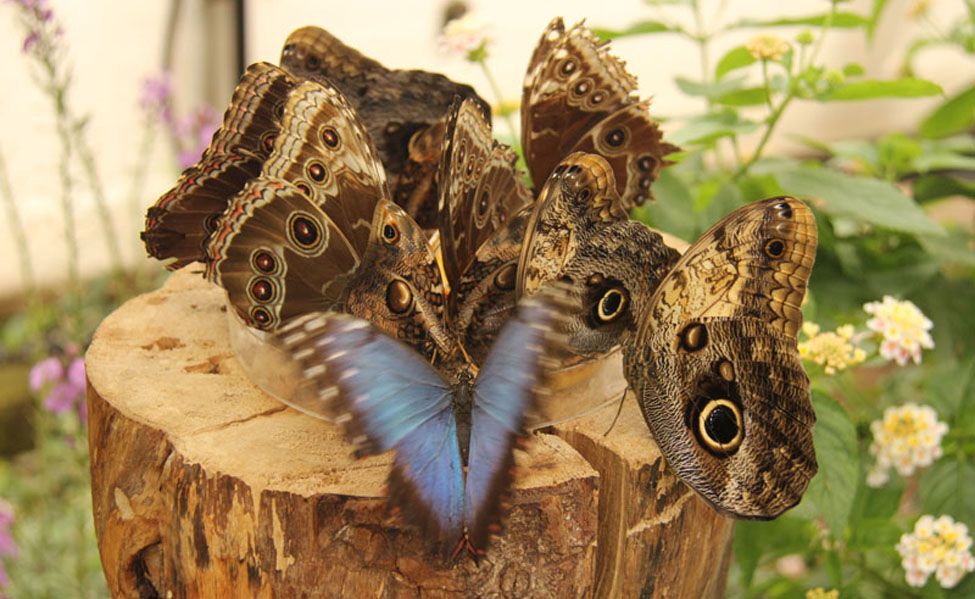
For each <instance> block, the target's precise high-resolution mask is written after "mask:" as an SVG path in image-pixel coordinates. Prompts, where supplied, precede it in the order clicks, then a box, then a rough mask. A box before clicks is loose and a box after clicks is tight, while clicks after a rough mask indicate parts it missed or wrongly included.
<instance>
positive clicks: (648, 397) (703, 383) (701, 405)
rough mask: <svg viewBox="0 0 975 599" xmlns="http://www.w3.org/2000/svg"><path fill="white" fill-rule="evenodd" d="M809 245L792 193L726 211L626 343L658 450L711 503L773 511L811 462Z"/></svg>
mask: <svg viewBox="0 0 975 599" xmlns="http://www.w3.org/2000/svg"><path fill="white" fill-rule="evenodd" d="M815 252H816V225H815V219H814V217H813V214H812V212H811V211H810V210H809V208H807V207H806V206H805V205H804V204H802V203H801V202H799V201H798V200H795V199H792V198H773V199H769V200H763V201H761V202H755V203H753V204H750V205H748V206H745V207H743V208H740V209H739V210H736V211H735V212H733V213H731V214H730V215H728V216H727V217H725V218H724V219H722V220H721V221H720V222H719V223H718V224H716V225H715V226H714V227H712V228H711V229H710V230H709V231H708V232H707V233H705V234H704V235H703V236H702V237H701V238H700V239H699V240H698V241H697V242H695V243H694V244H693V245H692V246H691V247H690V248H689V249H688V250H687V252H685V253H684V255H683V256H682V257H681V259H680V260H679V261H678V262H677V263H676V264H675V266H674V268H673V269H672V270H671V271H670V273H669V274H668V275H667V276H666V277H665V278H664V280H663V281H662V282H661V283H660V285H659V287H658V288H657V290H656V291H655V292H654V295H653V297H652V298H651V299H650V301H649V302H648V304H647V306H646V308H645V310H644V312H643V313H642V314H640V315H639V316H638V318H637V320H638V325H637V326H638V328H637V332H636V334H635V336H634V337H633V339H632V341H631V342H628V343H627V345H626V347H625V350H624V352H625V353H624V364H625V372H626V377H627V380H628V381H629V383H630V385H631V387H632V388H633V389H634V390H635V391H636V395H637V399H638V401H639V402H640V406H641V408H642V410H643V414H644V417H645V418H646V420H647V424H648V425H649V427H650V429H651V431H652V432H653V435H654V438H655V439H656V441H657V444H658V445H659V446H660V450H661V452H663V454H664V457H665V458H666V459H667V461H668V463H669V464H670V465H671V467H672V468H674V469H675V470H676V471H677V473H678V475H679V476H680V477H681V478H682V479H683V480H684V481H685V482H687V483H688V484H689V485H691V486H692V487H693V488H694V489H695V490H696V491H698V493H700V494H701V495H702V496H704V497H705V498H706V499H707V500H708V501H709V502H711V503H712V505H714V506H715V507H716V508H717V509H719V510H720V511H723V512H726V513H730V514H732V515H735V516H737V517H741V518H759V519H768V518H774V517H775V516H777V515H779V514H780V513H782V512H783V511H785V510H786V509H789V508H790V507H792V506H793V505H795V504H796V503H798V502H799V500H800V499H801V497H802V493H803V492H804V491H805V489H806V486H807V485H808V483H809V480H810V479H811V478H812V476H813V475H814V474H815V472H816V468H817V466H816V458H815V453H814V449H813V445H812V426H813V423H814V422H815V414H814V413H813V410H812V403H811V399H810V392H809V379H808V377H807V376H806V374H805V372H804V371H803V368H802V362H801V359H800V357H799V352H798V349H797V347H796V334H797V332H798V330H799V327H800V325H801V323H802V313H801V312H800V308H799V306H800V304H801V303H802V298H803V296H804V294H805V291H806V282H807V281H808V278H809V273H810V269H811V268H812V264H813V261H814V258H815Z"/></svg>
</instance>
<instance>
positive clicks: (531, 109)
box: [521, 18, 677, 209]
mask: <svg viewBox="0 0 975 599" xmlns="http://www.w3.org/2000/svg"><path fill="white" fill-rule="evenodd" d="M635 91H636V78H634V77H633V76H632V75H630V74H629V73H628V72H627V71H626V68H625V66H624V64H623V62H622V61H620V60H619V59H617V58H616V57H615V56H613V55H612V54H610V53H609V49H608V47H607V46H606V44H603V43H600V42H599V40H598V39H596V37H595V36H594V35H593V34H592V32H591V31H589V30H588V29H587V28H586V27H584V26H583V24H582V23H579V24H577V25H575V26H574V27H572V28H571V29H569V30H568V31H566V28H565V25H564V23H563V22H562V19H561V18H556V19H554V20H553V21H552V22H551V23H549V26H548V27H547V28H546V30H545V32H544V33H543V34H542V37H541V39H540V40H539V42H538V45H537V46H536V47H535V51H534V53H533V54H532V58H531V61H530V62H529V64H528V74H527V76H526V78H525V87H524V91H523V94H522V103H521V106H522V123H523V127H522V147H523V148H524V152H525V161H526V162H527V163H528V166H529V172H530V173H531V176H532V181H533V182H534V183H535V185H536V186H541V185H543V184H544V183H545V181H546V180H547V179H548V177H549V175H550V174H551V172H552V171H553V170H554V168H555V166H556V165H557V164H558V163H559V161H560V160H561V159H562V158H563V157H564V156H567V155H569V154H570V153H572V152H575V151H585V152H594V153H597V154H599V155H601V156H603V158H605V159H606V160H608V161H609V162H610V164H611V167H612V171H611V172H613V173H614V176H615V179H616V187H617V189H618V190H619V192H620V194H621V198H622V201H623V203H624V206H625V207H626V208H627V209H628V208H631V207H632V206H634V205H640V204H643V203H644V202H646V200H647V199H649V198H650V197H651V194H650V191H649V188H650V184H651V183H652V182H653V181H654V179H656V177H657V174H658V172H659V170H660V168H661V167H663V166H665V165H666V164H668V163H667V162H666V161H665V160H664V156H666V155H667V154H670V153H672V152H674V151H676V150H677V148H676V147H675V146H672V145H670V144H667V143H664V142H663V141H662V138H661V133H660V130H659V129H658V128H657V125H656V123H654V122H653V121H652V120H651V119H650V117H649V115H648V113H647V108H648V106H649V102H648V101H644V102H640V101H639V100H637V98H636V97H635V95H634V92H635Z"/></svg>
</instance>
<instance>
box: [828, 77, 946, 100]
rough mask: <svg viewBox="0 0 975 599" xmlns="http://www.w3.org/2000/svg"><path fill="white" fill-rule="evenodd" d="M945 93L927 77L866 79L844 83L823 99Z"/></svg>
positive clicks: (901, 96) (865, 98)
mask: <svg viewBox="0 0 975 599" xmlns="http://www.w3.org/2000/svg"><path fill="white" fill-rule="evenodd" d="M941 93H944V92H943V90H942V89H941V86H940V85H938V84H937V83H934V82H931V81H928V80H927V79H915V78H913V77H904V78H902V79H889V80H881V79H866V80H863V81H854V82H852V83H843V84H840V85H838V86H836V87H834V88H833V89H832V91H830V92H829V93H827V94H826V95H825V96H824V97H823V100H826V101H829V100H872V99H874V98H920V97H924V96H936V95H938V94H941Z"/></svg>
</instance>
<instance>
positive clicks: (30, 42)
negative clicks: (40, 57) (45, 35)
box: [22, 31, 41, 53]
mask: <svg viewBox="0 0 975 599" xmlns="http://www.w3.org/2000/svg"><path fill="white" fill-rule="evenodd" d="M39 41H41V33H40V32H39V31H31V32H30V33H28V34H27V37H25V38H24V45H23V47H22V51H23V52H24V53H28V52H30V51H31V49H32V48H33V47H34V46H35V45H37V42H39Z"/></svg>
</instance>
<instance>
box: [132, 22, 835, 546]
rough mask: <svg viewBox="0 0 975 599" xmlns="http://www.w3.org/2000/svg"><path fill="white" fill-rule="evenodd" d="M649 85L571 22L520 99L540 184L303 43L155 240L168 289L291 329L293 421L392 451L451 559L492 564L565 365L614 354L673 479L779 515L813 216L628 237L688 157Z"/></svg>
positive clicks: (154, 230)
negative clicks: (215, 299)
mask: <svg viewBox="0 0 975 599" xmlns="http://www.w3.org/2000/svg"><path fill="white" fill-rule="evenodd" d="M635 89H636V81H635V79H634V78H633V77H632V76H631V75H630V74H628V73H627V72H626V70H625V68H624V66H623V63H622V62H621V61H619V60H618V59H616V58H615V57H613V56H612V55H611V54H609V52H608V48H607V47H606V46H605V45H604V44H601V43H600V42H599V41H598V40H597V39H596V38H595V37H594V36H593V35H592V34H591V33H590V32H589V30H588V29H586V28H585V27H584V26H582V24H581V23H580V24H579V25H576V26H574V27H572V28H569V29H566V27H565V26H564V24H563V22H562V20H561V19H555V20H553V21H552V23H551V24H550V25H549V26H548V28H547V29H546V31H545V32H544V34H543V35H542V37H541V40H540V41H539V43H538V46H537V48H536V50H535V52H534V54H533V56H532V58H531V62H530V64H529V68H528V74H527V78H526V80H525V88H524V96H523V99H522V124H523V133H522V146H523V150H524V155H525V160H526V164H527V167H528V170H529V174H530V176H531V180H532V181H534V183H535V186H536V189H535V190H532V189H530V188H529V187H528V186H527V185H526V184H525V183H524V176H523V174H522V173H521V172H519V171H518V170H517V169H516V167H515V163H516V155H515V154H514V153H513V152H512V151H511V150H510V149H509V148H508V147H506V146H504V145H501V144H499V143H498V142H496V141H495V140H494V138H493V136H492V133H491V125H490V117H489V113H488V112H487V105H486V103H485V102H484V101H483V100H481V99H480V98H479V97H478V96H477V95H476V93H475V92H474V90H473V89H471V88H470V87H468V86H466V85H461V84H457V83H454V82H452V81H450V80H449V79H447V78H445V77H443V76H441V75H436V74H432V73H427V72H424V71H400V70H389V69H386V68H385V67H383V66H382V65H381V64H379V63H378V62H376V61H373V60H371V59H369V58H367V57H365V56H363V55H361V54H360V53H358V52H357V51H355V50H353V49H351V48H349V47H347V46H345V45H343V44H342V43H341V42H340V41H339V40H338V39H336V38H335V37H333V36H332V35H330V34H329V33H328V32H326V31H324V30H322V29H320V28H317V27H305V28H302V29H299V30H297V31H295V32H294V33H292V34H291V36H289V38H288V40H287V41H286V43H285V46H284V49H283V52H282V56H281V66H280V67H279V66H274V65H271V64H268V63H258V64H254V65H251V66H250V67H249V68H248V69H247V72H246V73H245V74H244V76H243V78H242V79H241V82H240V84H239V85H238V87H237V89H236V91H235V92H234V95H233V98H232V101H231V104H230V107H229V108H228V110H227V112H226V114H225V116H224V121H223V125H222V127H221V128H220V129H219V130H218V131H217V133H216V134H215V135H214V138H213V141H212V142H211V145H210V147H209V149H208V150H207V151H206V152H205V153H204V154H203V156H202V158H201V159H200V161H199V163H197V164H196V165H194V166H192V167H190V168H189V169H187V170H186V171H184V172H183V174H182V175H181V177H180V179H179V181H178V182H177V184H176V186H175V187H174V188H173V189H172V190H170V191H169V192H167V193H166V194H164V195H163V196H162V197H161V198H159V200H158V201H157V202H156V204H155V205H154V206H153V207H151V208H150V209H149V211H148V214H147V218H146V229H145V231H144V232H143V234H142V238H143V240H144V242H145V244H146V247H147V249H148V251H149V253H150V254H151V255H153V256H155V257H156V258H159V259H166V260H171V263H170V265H169V266H170V267H171V268H178V267H181V266H184V265H186V264H188V263H190V262H194V261H200V262H203V263H204V264H205V267H206V270H205V277H206V278H207V279H209V280H211V281H213V282H215V283H217V284H219V285H221V286H222V287H223V288H224V289H225V290H226V292H227V296H228V299H229V302H230V303H231V305H232V306H233V307H234V309H235V310H236V311H237V313H238V315H239V316H240V317H241V318H242V319H243V320H244V321H245V322H246V323H247V324H248V325H250V326H252V327H254V328H257V329H261V330H264V331H269V332H273V334H274V336H275V339H276V340H277V343H279V344H280V346H282V347H284V348H285V349H286V351H287V352H288V353H289V355H290V357H291V358H290V359H291V360H292V361H293V362H294V363H295V364H297V365H298V366H299V367H300V370H301V372H302V373H303V376H304V377H305V379H306V383H307V385H308V387H309V388H311V389H312V390H313V391H314V392H313V393H311V394H308V395H307V399H306V400H304V403H303V405H302V406H300V407H301V408H302V409H304V410H305V411H307V412H310V413H313V414H321V415H323V416H328V417H330V418H332V419H334V420H336V421H338V422H340V423H342V424H343V425H344V426H345V427H346V429H347V431H348V433H349V437H350V439H351V440H352V441H353V442H354V443H355V445H356V447H357V449H358V451H360V452H362V453H377V452H383V451H388V450H391V449H392V450H395V458H394V466H393V469H392V472H391V474H390V478H389V484H388V489H389V502H390V505H391V506H393V507H397V508H401V511H402V513H404V514H405V515H406V516H407V517H408V518H409V519H410V520H411V521H412V522H414V523H415V524H418V525H419V526H420V527H421V528H422V529H423V530H424V532H425V534H427V535H428V536H429V538H431V539H432V540H434V541H437V542H439V544H440V545H441V546H442V548H446V547H451V546H453V547H461V546H466V547H468V548H469V549H470V550H471V551H472V552H474V553H475V554H481V553H483V551H484V549H485V547H486V546H487V542H488V538H489V536H490V534H491V533H492V532H493V531H494V530H495V527H496V525H497V523H498V521H499V518H500V514H499V512H500V509H499V506H500V502H501V499H500V497H501V496H502V495H503V493H504V491H505V489H506V488H507V486H508V484H509V483H510V478H511V469H512V463H513V454H512V449H513V445H514V443H515V441H516V440H517V438H518V437H519V436H520V435H522V434H523V431H525V430H527V429H528V428H531V427H532V426H535V425H537V424H538V423H540V422H542V421H545V420H549V421H550V420H552V417H551V415H550V413H549V412H546V410H545V408H544V407H543V405H556V406H557V404H558V403H559V399H560V398H558V397H546V388H547V386H548V384H549V382H550V381H551V377H552V376H554V374H553V372H554V370H555V369H556V367H557V366H559V365H562V364H565V363H567V362H569V361H571V360H572V359H574V357H578V356H582V357H586V358H595V357H599V356H603V355H606V354H607V353H608V352H610V351H613V350H614V349H616V348H618V347H619V346H620V345H622V348H623V354H624V370H625V376H626V379H627V381H628V383H629V386H630V387H631V388H632V389H633V390H634V391H635V392H636V396H637V399H638V401H639V403H640V406H641V408H642V410H643V413H644V416H645V418H646V420H647V423H648V425H649V426H650V429H651V431H652V433H653V435H654V437H655V439H656V441H657V443H658V445H659V446H660V449H661V451H662V452H663V454H664V456H665V458H666V459H667V461H668V463H669V464H670V466H671V467H672V468H673V469H674V470H675V471H676V472H677V474H678V475H679V476H680V477H681V478H682V479H683V480H684V481H685V482H687V483H688V484H689V485H690V486H691V487H693V488H694V489H695V490H696V491H697V492H698V493H700V494H701V495H702V496H703V497H704V498H705V499H706V500H708V501H709V502H710V503H711V504H712V505H713V506H714V507H715V508H716V509H718V510H720V511H722V512H725V513H728V514H731V515H734V516H737V517H742V518H763V519H764V518H772V517H775V516H777V515H778V514H780V513H781V512H782V511H784V510H786V509H788V508H789V507H792V506H793V505H795V504H796V503H797V502H798V501H799V499H800V498H801V496H802V493H803V492H804V490H805V488H806V485H807V484H808V482H809V479H810V478H811V477H812V476H813V474H814V473H815V472H816V460H815V455H814V452H813V447H812V438H811V430H812V426H813V423H814V420H815V416H814V414H813V411H812V406H811V402H810V395H809V381H808V378H807V377H806V375H805V373H804V372H803V369H802V364H801V362H800V359H799V355H798V351H797V349H796V334H797V331H798V329H799V325H800V323H801V319H802V316H801V313H800V311H799V305H800V303H801V302H802V298H803V296H804V293H805V288H806V282H807V280H808V277H809V272H810V269H811V267H812V263H813V259H814V256H815V249H816V228H815V221H814V219H813V216H812V213H811V212H810V210H809V209H808V208H807V207H806V206H805V205H803V204H802V203H801V202H799V201H797V200H794V199H792V198H774V199H770V200H764V201H760V202H755V203H753V204H750V205H748V206H745V207H743V208H741V209H739V210H737V211H735V212H733V213H732V214H730V215H729V216H728V217H726V218H725V219H723V220H722V221H721V222H719V223H718V224H717V225H715V226H714V227H713V228H712V229H711V230H709V231H708V232H707V233H705V234H704V235H703V236H702V237H701V239H699V240H698V241H697V242H696V243H694V244H693V245H692V246H691V247H690V248H689V249H688V250H687V251H686V252H685V253H684V254H683V255H680V254H679V253H678V252H677V251H675V250H674V249H672V248H670V247H668V246H666V245H665V244H664V243H663V241H662V239H661V237H660V236H659V235H658V234H656V233H654V232H653V231H651V230H650V229H648V228H647V227H646V226H644V225H643V224H641V223H638V222H635V221H631V220H629V218H628V212H629V209H630V208H631V207H633V206H635V205H639V204H642V203H644V202H646V201H647V200H648V199H650V198H651V193H650V186H651V184H652V182H653V181H654V179H655V178H656V176H657V174H658V172H659V170H660V169H661V168H662V167H663V166H665V165H666V164H667V162H666V160H665V156H666V155H667V154H669V153H671V152H673V151H674V150H675V149H676V148H674V147H673V146H671V145H669V144H667V143H665V142H663V140H662V136H661V133H660V131H659V129H658V128H657V126H656V125H655V124H654V122H653V121H652V120H651V119H650V118H649V116H648V114H647V108H648V102H646V101H639V100H638V99H637V98H636V97H635V93H634V92H635ZM390 182H391V183H390ZM565 411H566V410H562V414H563V416H564V415H566V414H565ZM553 413H558V409H557V408H556V409H555V410H554V411H553ZM452 544H453V545H452Z"/></svg>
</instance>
